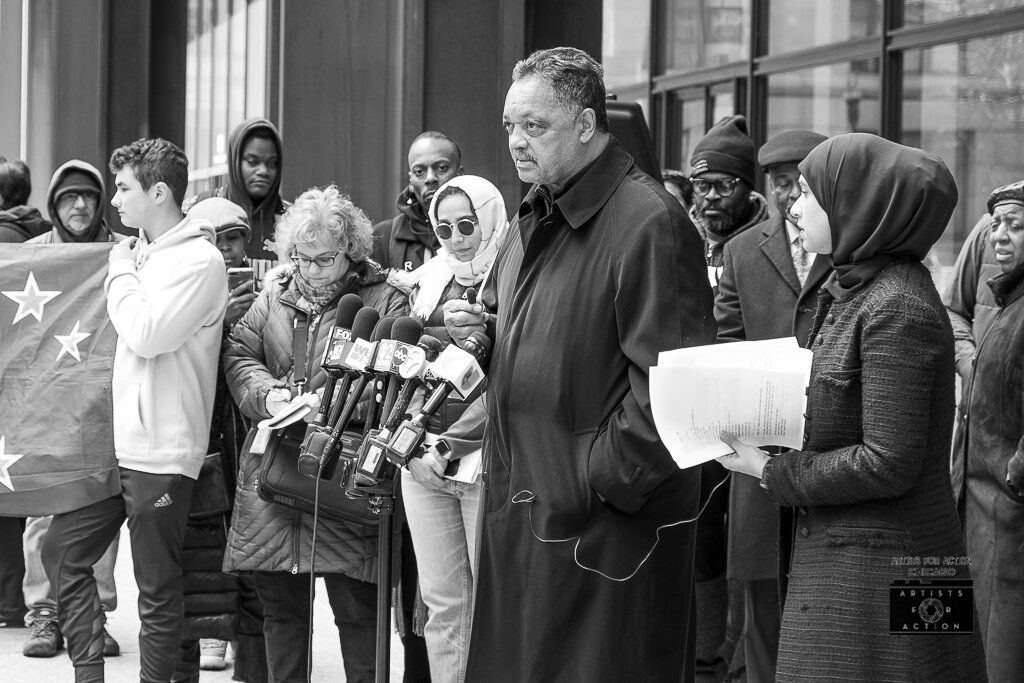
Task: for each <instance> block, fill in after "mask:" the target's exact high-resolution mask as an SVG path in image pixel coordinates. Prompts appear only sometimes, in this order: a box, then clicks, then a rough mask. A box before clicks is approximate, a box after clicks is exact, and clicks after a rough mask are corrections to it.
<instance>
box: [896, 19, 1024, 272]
mask: <svg viewBox="0 0 1024 683" xmlns="http://www.w3.org/2000/svg"><path fill="white" fill-rule="evenodd" d="M903 62H904V70H903V88H904V95H903V108H902V128H903V142H904V143H905V144H908V145H913V146H915V147H921V148H922V149H926V150H928V151H930V152H933V153H935V154H938V155H939V156H940V157H942V159H943V161H945V162H946V164H947V165H948V166H949V169H950V171H952V173H953V177H954V178H955V179H956V184H957V188H958V189H959V194H960V200H959V202H958V203H957V208H956V213H954V214H953V220H952V221H950V225H949V227H948V228H947V229H946V233H945V234H944V235H943V237H942V239H941V240H940V241H939V243H938V244H936V246H935V249H934V250H933V253H934V254H935V256H937V257H938V260H939V263H940V264H941V265H942V266H943V269H944V270H945V271H948V270H949V269H950V268H951V267H952V264H953V261H954V259H955V258H956V254H957V252H958V250H959V248H960V246H961V245H962V244H963V240H964V238H965V237H966V236H967V234H968V232H970V229H971V227H973V226H974V224H975V222H977V220H978V218H979V217H980V216H981V215H982V214H984V213H985V211H986V201H987V200H988V195H989V193H991V191H992V190H993V189H995V188H996V187H999V186H1000V185H1004V184H1006V183H1010V182H1013V181H1015V180H1019V179H1021V178H1024V104H1022V103H1024V32H1021V31H1018V32H1013V33H1007V34H1004V35H1000V36H994V37H987V38H979V39H975V40H968V41H962V42H959V43H952V44H948V45H937V46H934V47H929V48H926V49H922V50H910V51H907V52H906V54H905V56H904V60H903Z"/></svg>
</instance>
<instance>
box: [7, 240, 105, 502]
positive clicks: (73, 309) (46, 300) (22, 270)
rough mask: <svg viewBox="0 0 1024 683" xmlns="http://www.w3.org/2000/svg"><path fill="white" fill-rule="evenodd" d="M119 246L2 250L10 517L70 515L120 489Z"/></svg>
mask: <svg viewBox="0 0 1024 683" xmlns="http://www.w3.org/2000/svg"><path fill="white" fill-rule="evenodd" d="M110 247H111V244H110V243H98V244H9V245H3V247H2V248H0V294H2V296H0V515H15V516H25V515H48V514H54V513H59V512H67V511H70V510H75V509H78V508H81V507H84V506H85V505H88V504H90V503H94V502H96V501H99V500H103V499H104V498H109V497H110V496H112V495H115V494H117V493H118V491H119V490H120V484H119V476H118V469H117V461H116V459H115V457H114V436H113V421H112V408H111V394H110V377H111V371H112V368H113V360H114V347H115V345H116V342H117V335H116V333H115V331H114V328H113V325H111V323H110V320H109V319H108V318H107V300H106V296H104V293H103V280H104V278H105V277H106V274H107V254H108V252H109V251H110Z"/></svg>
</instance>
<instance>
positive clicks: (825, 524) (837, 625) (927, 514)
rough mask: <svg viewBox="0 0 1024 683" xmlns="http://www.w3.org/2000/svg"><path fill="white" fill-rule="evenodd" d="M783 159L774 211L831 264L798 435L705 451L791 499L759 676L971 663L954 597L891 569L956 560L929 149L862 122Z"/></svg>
mask: <svg viewBox="0 0 1024 683" xmlns="http://www.w3.org/2000/svg"><path fill="white" fill-rule="evenodd" d="M800 172H801V174H802V175H801V178H800V186H801V191H802V194H801V197H800V199H798V200H797V202H796V204H795V205H794V206H793V208H792V210H791V211H792V214H793V216H794V217H795V218H796V219H797V226H798V227H799V228H800V234H801V238H802V239H803V243H804V247H805V248H806V249H807V250H808V251H812V252H816V253H819V254H830V255H831V256H830V258H831V261H832V265H833V268H834V269H835V270H834V273H833V274H832V275H830V276H829V279H828V280H827V281H826V283H825V285H824V288H823V291H822V292H821V293H820V294H819V299H818V308H817V312H816V314H815V320H814V323H813V325H812V333H811V337H810V338H811V340H812V341H811V344H810V348H811V349H812V351H813V352H814V360H813V365H812V370H811V385H810V387H809V390H808V395H807V411H808V414H807V424H806V431H805V435H804V448H803V450H800V451H791V452H787V453H782V454H780V455H777V456H775V457H772V458H769V457H768V456H767V455H766V454H765V453H764V451H761V450H759V449H757V448H754V447H751V446H747V445H746V444H743V443H742V442H740V441H739V440H737V439H736V438H735V437H733V436H732V435H728V434H723V439H724V440H726V441H727V443H728V444H729V445H730V446H731V447H732V449H733V450H734V451H735V453H734V454H733V455H729V456H724V457H722V458H720V459H719V460H720V462H721V463H722V464H723V465H724V466H726V467H727V468H729V469H732V470H735V471H737V472H742V473H745V474H749V475H752V476H755V477H758V478H759V479H760V480H761V485H762V486H763V487H764V488H765V489H766V490H767V491H768V493H769V495H771V496H772V498H774V499H775V501H776V502H777V503H778V504H779V505H783V506H788V507H791V508H796V513H797V514H796V529H795V533H794V534H793V538H794V542H793V546H792V557H791V566H790V571H789V587H788V591H787V592H786V594H785V609H784V612H783V617H782V632H781V637H780V643H779V662H778V673H777V676H778V677H777V680H778V681H802V680H810V679H815V680H844V681H868V680H870V681H984V680H985V664H984V660H983V654H982V650H981V643H980V639H979V638H978V636H977V635H976V634H970V633H969V632H970V631H971V630H972V628H973V609H972V606H971V602H970V600H969V598H958V597H957V596H950V595H949V594H948V591H947V592H943V591H933V592H931V593H928V594H927V595H925V596H922V595H921V593H920V592H915V593H911V590H912V589H915V590H917V591H920V590H921V587H920V586H902V587H901V585H900V584H899V583H894V582H906V581H907V580H908V579H910V580H913V579H918V578H920V577H927V578H934V577H942V578H958V579H967V578H968V567H967V566H966V562H965V555H966V552H965V550H964V543H963V538H962V535H961V531H960V524H959V522H958V520H957V516H956V511H955V508H954V505H953V492H952V487H951V485H950V479H949V447H950V440H951V430H952V425H953V420H952V417H953V416H952V410H953V401H954V398H953V396H954V361H953V335H952V330H951V328H950V325H949V319H948V317H947V315H946V311H945V309H944V308H943V306H942V303H941V302H940V301H939V297H938V294H937V292H936V290H935V286H934V285H933V284H932V280H931V277H930V276H929V274H928V270H927V269H926V268H925V267H924V266H923V265H922V264H921V259H922V258H923V257H924V256H925V254H926V253H927V252H928V249H929V248H930V247H931V246H932V244H934V243H935V241H936V240H938V238H939V236H940V235H941V234H942V231H943V230H944V229H945V227H946V223H947V222H948V221H949V218H950V216H951V215H952V213H953V208H954V207H955V206H956V200H957V189H956V185H955V184H954V182H953V178H952V176H951V175H950V173H949V170H948V169H947V168H946V165H945V164H944V163H943V162H942V160H941V159H939V158H938V157H936V156H934V155H932V154H929V153H927V152H923V151H921V150H918V149H913V148H910V147H904V146H902V145H898V144H896V143H893V142H889V141H887V140H884V139H882V138H879V137H877V136H874V135H869V134H866V133H851V134H847V135H839V136H837V137H834V138H831V139H829V140H826V141H825V142H823V143H821V144H820V145H818V146H817V147H816V148H815V149H814V150H812V151H811V153H810V154H809V155H808V156H807V157H806V159H804V161H803V163H801V164H800ZM891 584H892V585H893V586H894V588H893V589H892V593H894V594H897V595H895V597H893V598H892V622H891V623H890V593H891V591H890V585H891ZM958 600H959V601H958ZM954 602H955V604H954ZM943 603H947V605H946V606H947V607H950V609H951V610H952V611H951V612H946V609H945V607H944V606H943ZM957 623H958V625H957ZM890 627H892V628H893V629H894V631H893V633H890ZM957 629H958V630H959V631H960V632H959V633H956V634H951V635H947V634H946V633H944V631H946V632H948V631H953V630H957ZM947 630H948V631H947ZM925 631H934V634H924V633H922V632H925ZM904 632H905V633H907V634H908V635H900V634H902V633H904ZM965 632H966V633H965Z"/></svg>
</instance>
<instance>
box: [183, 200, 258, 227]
mask: <svg viewBox="0 0 1024 683" xmlns="http://www.w3.org/2000/svg"><path fill="white" fill-rule="evenodd" d="M188 217H189V218H193V219H195V218H198V219H203V220H207V221H210V223H211V224H212V225H213V229H214V231H216V233H217V235H223V234H224V233H226V232H231V231H232V230H241V231H243V232H244V233H245V234H246V236H248V235H250V234H252V229H251V228H250V227H249V218H248V216H246V215H245V209H243V208H242V207H240V206H239V205H238V204H235V203H234V202H233V201H231V200H230V199H224V198H223V197H209V198H207V199H204V200H202V201H200V202H196V203H195V205H194V206H193V207H192V208H191V209H189V212H188Z"/></svg>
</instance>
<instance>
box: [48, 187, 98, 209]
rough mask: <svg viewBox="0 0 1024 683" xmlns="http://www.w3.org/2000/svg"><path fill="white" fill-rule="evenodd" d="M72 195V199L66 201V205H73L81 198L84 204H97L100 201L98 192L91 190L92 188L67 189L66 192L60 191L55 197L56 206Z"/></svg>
mask: <svg viewBox="0 0 1024 683" xmlns="http://www.w3.org/2000/svg"><path fill="white" fill-rule="evenodd" d="M71 197H74V199H73V200H72V201H70V202H68V206H74V205H75V204H77V203H78V200H79V199H81V200H83V201H84V202H85V203H86V205H87V206H88V205H89V204H93V205H96V206H98V205H99V203H100V193H99V192H93V191H92V190H81V191H78V190H68V191H67V192H61V193H60V196H59V197H57V202H56V204H57V206H60V205H61V204H64V203H65V202H67V201H68V198H71Z"/></svg>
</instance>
